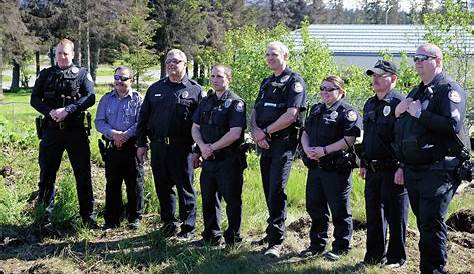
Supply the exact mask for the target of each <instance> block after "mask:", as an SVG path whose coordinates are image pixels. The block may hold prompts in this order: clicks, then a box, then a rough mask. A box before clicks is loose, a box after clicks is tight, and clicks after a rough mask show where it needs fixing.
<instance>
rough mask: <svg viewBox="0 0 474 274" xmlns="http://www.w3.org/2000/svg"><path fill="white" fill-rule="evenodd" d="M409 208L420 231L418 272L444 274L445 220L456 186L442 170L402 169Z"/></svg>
mask: <svg viewBox="0 0 474 274" xmlns="http://www.w3.org/2000/svg"><path fill="white" fill-rule="evenodd" d="M404 176H405V185H406V187H407V190H408V196H409V198H410V205H411V208H412V210H413V213H414V214H415V216H416V221H417V226H418V230H419V231H420V242H419V243H418V247H419V249H420V271H421V273H422V274H424V273H446V272H445V270H444V266H445V265H446V262H447V260H448V251H447V241H448V230H447V226H446V223H445V217H446V214H447V211H448V206H449V203H450V202H451V199H452V198H453V196H454V193H455V192H456V188H457V186H458V184H457V183H456V181H455V179H454V178H453V172H452V171H447V170H444V169H442V168H441V169H438V168H437V169H433V168H427V169H417V168H414V167H411V166H408V165H405V168H404Z"/></svg>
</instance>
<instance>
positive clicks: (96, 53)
mask: <svg viewBox="0 0 474 274" xmlns="http://www.w3.org/2000/svg"><path fill="white" fill-rule="evenodd" d="M99 58H100V47H99V43H97V41H95V40H94V39H92V43H91V70H90V72H91V76H92V79H93V80H94V82H95V81H96V78H97V68H98V67H99Z"/></svg>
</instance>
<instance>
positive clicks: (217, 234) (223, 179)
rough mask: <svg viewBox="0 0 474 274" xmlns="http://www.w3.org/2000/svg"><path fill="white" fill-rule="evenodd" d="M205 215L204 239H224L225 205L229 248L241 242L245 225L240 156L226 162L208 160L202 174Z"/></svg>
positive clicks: (225, 233)
mask: <svg viewBox="0 0 474 274" xmlns="http://www.w3.org/2000/svg"><path fill="white" fill-rule="evenodd" d="M200 182H201V195H202V214H203V218H204V232H203V234H202V235H203V238H204V240H205V241H216V240H218V239H220V238H221V229H220V221H221V207H220V201H221V198H222V197H223V198H224V200H225V202H226V214H227V221H228V228H227V230H226V231H225V232H224V239H225V242H226V243H227V244H233V243H236V242H240V241H241V238H240V225H241V222H242V186H243V182H244V179H243V170H242V168H241V163H240V161H239V156H238V155H237V152H236V153H235V154H234V155H229V156H227V157H226V158H224V159H218V160H210V161H208V160H205V161H204V162H203V164H202V171H201V180H200Z"/></svg>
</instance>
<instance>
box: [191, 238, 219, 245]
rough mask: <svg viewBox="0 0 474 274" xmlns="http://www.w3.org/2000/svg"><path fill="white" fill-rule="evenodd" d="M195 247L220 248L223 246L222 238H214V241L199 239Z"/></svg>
mask: <svg viewBox="0 0 474 274" xmlns="http://www.w3.org/2000/svg"><path fill="white" fill-rule="evenodd" d="M195 245H196V246H197V247H205V246H212V247H221V246H223V245H224V241H223V240H222V238H214V239H201V240H199V241H197V242H196V243H195Z"/></svg>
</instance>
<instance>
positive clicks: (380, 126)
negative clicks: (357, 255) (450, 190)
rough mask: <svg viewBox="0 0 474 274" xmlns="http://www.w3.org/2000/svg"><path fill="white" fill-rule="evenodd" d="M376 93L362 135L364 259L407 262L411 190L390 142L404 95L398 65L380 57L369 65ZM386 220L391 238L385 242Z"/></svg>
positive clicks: (388, 263) (394, 264) (391, 263)
mask: <svg viewBox="0 0 474 274" xmlns="http://www.w3.org/2000/svg"><path fill="white" fill-rule="evenodd" d="M366 74H367V75H369V76H372V86H373V88H374V91H375V95H374V96H373V97H371V98H369V99H368V100H367V102H366V103H365V105H364V139H363V142H362V151H363V152H362V157H361V158H362V161H361V168H360V175H361V177H362V178H365V210H366V215H367V241H366V244H367V248H366V253H365V257H364V263H365V264H382V265H385V266H386V267H391V268H393V267H400V266H402V265H403V264H404V263H405V261H406V252H405V240H406V227H407V215H408V193H407V190H406V188H405V186H404V185H403V181H401V180H400V178H401V176H402V173H403V170H402V169H401V168H399V164H398V160H397V159H396V157H395V153H394V152H393V149H392V147H391V146H390V144H391V143H392V142H393V127H394V124H395V107H396V106H397V105H398V103H400V101H401V100H403V99H404V97H403V96H402V95H401V94H400V93H398V92H397V91H396V90H395V85H396V84H397V78H398V77H397V74H398V69H397V66H396V65H395V64H394V63H392V62H390V61H384V60H379V61H377V63H376V64H375V66H374V68H372V69H369V70H367V72H366ZM395 174H397V176H395ZM387 224H388V227H389V228H390V238H389V241H388V242H387Z"/></svg>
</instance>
